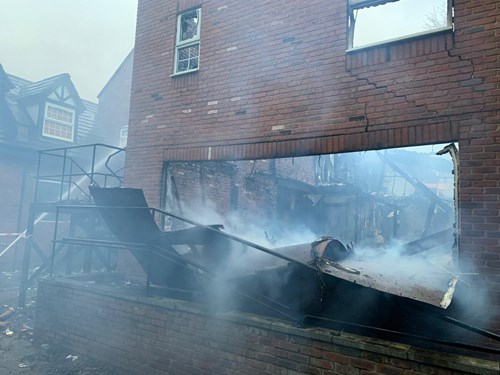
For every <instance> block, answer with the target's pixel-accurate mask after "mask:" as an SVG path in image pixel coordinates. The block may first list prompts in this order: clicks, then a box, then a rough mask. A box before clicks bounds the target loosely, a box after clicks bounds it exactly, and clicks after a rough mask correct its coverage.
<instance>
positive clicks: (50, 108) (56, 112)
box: [42, 103, 75, 142]
mask: <svg viewBox="0 0 500 375" xmlns="http://www.w3.org/2000/svg"><path fill="white" fill-rule="evenodd" d="M74 129H75V111H74V110H73V109H70V108H65V107H61V106H59V105H56V104H52V103H46V104H45V117H44V120H43V129H42V135H43V136H45V137H50V138H56V139H61V140H63V141H68V142H73V134H74Z"/></svg>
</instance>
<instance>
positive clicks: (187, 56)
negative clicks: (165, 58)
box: [174, 8, 201, 74]
mask: <svg viewBox="0 0 500 375" xmlns="http://www.w3.org/2000/svg"><path fill="white" fill-rule="evenodd" d="M200 21H201V8H198V9H194V10H190V11H188V12H185V13H182V14H180V15H179V16H178V18H177V38H176V44H175V69H174V73H175V74H179V73H187V72H192V71H195V70H198V68H199V63H200V61H199V60H200Z"/></svg>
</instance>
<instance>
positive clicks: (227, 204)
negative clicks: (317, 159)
mask: <svg viewBox="0 0 500 375" xmlns="http://www.w3.org/2000/svg"><path fill="white" fill-rule="evenodd" d="M313 164H314V159H313V158H283V159H277V160H272V161H271V160H269V159H262V160H241V161H236V162H231V163H226V162H199V163H198V162H177V163H176V162H174V163H167V164H166V168H168V178H171V177H173V178H174V181H175V186H170V187H168V188H166V190H168V189H170V190H172V191H171V192H170V194H171V195H172V202H171V203H170V204H169V205H170V206H169V207H167V208H168V209H169V210H173V211H175V212H177V213H182V214H184V215H185V216H187V217H197V218H198V221H200V222H203V223H206V219H207V218H206V217H202V216H200V215H201V213H202V212H203V211H204V210H203V208H207V207H208V208H210V210H213V212H217V214H218V215H221V216H225V215H231V214H232V213H234V212H233V211H234V210H235V209H236V210H238V215H237V218H238V219H239V220H238V221H239V222H240V223H241V224H242V223H243V222H246V223H248V224H258V225H259V226H262V227H265V226H266V225H267V224H270V225H271V223H272V222H273V220H274V219H275V218H276V208H277V191H278V179H279V178H285V179H294V180H298V181H301V182H304V183H307V184H310V185H313V184H314V183H315V181H314V171H313V167H314V165H313ZM164 184H165V183H164ZM164 188H165V187H164ZM175 189H177V194H178V196H179V200H180V202H181V208H180V211H179V205H178V204H177V202H176V198H175V194H176V193H175ZM234 191H237V193H236V197H232V194H234ZM232 204H233V205H234V206H232ZM205 211H208V210H205ZM233 218H234V216H233ZM212 220H215V218H212ZM211 223H215V222H214V221H212V222H211Z"/></svg>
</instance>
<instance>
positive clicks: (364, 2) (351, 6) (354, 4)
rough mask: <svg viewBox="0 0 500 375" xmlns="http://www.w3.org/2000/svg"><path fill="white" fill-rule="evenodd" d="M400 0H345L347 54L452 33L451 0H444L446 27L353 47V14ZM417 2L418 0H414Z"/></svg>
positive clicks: (354, 23)
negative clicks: (427, 36) (445, 4)
mask: <svg viewBox="0 0 500 375" xmlns="http://www.w3.org/2000/svg"><path fill="white" fill-rule="evenodd" d="M399 1H400V0H347V8H348V11H347V13H348V21H347V24H348V29H347V52H349V51H356V50H361V49H365V48H370V47H373V46H378V45H383V44H388V43H393V42H397V41H401V40H406V39H411V38H415V37H420V36H424V35H430V34H436V33H440V32H443V31H454V20H453V12H454V10H453V0H446V2H447V6H446V8H447V9H446V10H447V25H446V26H445V27H442V28H435V29H431V30H425V31H422V32H417V33H414V34H406V35H402V36H399V37H396V38H392V39H381V40H379V41H376V42H373V43H368V44H363V45H360V46H356V47H354V46H353V42H354V32H355V31H354V30H355V27H356V26H355V25H356V17H355V12H356V11H357V10H360V9H365V8H369V7H374V6H379V5H385V4H387V3H395V2H399ZM415 1H418V0H415Z"/></svg>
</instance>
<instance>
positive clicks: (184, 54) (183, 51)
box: [178, 47, 189, 60]
mask: <svg viewBox="0 0 500 375" xmlns="http://www.w3.org/2000/svg"><path fill="white" fill-rule="evenodd" d="M188 58H189V47H185V48H180V49H179V57H178V59H179V60H186V59H188Z"/></svg>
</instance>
